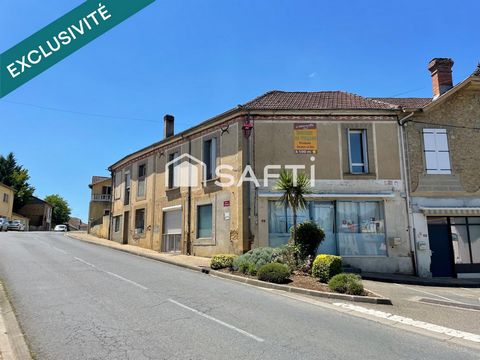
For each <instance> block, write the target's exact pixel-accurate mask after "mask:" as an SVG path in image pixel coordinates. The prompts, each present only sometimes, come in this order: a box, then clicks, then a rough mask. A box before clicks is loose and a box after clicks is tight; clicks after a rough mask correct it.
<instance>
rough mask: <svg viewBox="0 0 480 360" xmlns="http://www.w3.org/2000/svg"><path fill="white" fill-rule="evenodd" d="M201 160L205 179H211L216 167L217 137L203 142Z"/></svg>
mask: <svg viewBox="0 0 480 360" xmlns="http://www.w3.org/2000/svg"><path fill="white" fill-rule="evenodd" d="M203 162H204V163H205V168H206V172H207V173H206V178H207V180H209V179H213V177H214V175H215V169H216V167H217V139H216V138H211V139H209V140H205V142H204V143H203Z"/></svg>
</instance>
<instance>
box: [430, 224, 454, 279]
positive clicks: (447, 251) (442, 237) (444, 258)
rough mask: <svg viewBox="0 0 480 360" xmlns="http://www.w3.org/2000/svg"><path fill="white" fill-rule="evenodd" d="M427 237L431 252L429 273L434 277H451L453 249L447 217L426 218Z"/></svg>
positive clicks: (452, 273) (452, 271) (452, 272)
mask: <svg viewBox="0 0 480 360" xmlns="http://www.w3.org/2000/svg"><path fill="white" fill-rule="evenodd" d="M427 224H428V237H429V242H430V250H431V251H432V257H431V264H430V271H431V272H432V276H434V277H453V276H454V275H455V271H454V265H453V248H452V238H451V233H450V224H449V221H448V218H447V217H428V218H427Z"/></svg>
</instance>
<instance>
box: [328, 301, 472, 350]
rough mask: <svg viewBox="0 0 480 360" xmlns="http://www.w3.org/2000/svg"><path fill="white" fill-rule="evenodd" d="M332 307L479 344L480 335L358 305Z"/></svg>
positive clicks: (341, 304) (342, 304)
mask: <svg viewBox="0 0 480 360" xmlns="http://www.w3.org/2000/svg"><path fill="white" fill-rule="evenodd" d="M333 305H335V306H338V307H340V308H343V309H346V310H351V311H354V312H358V313H361V314H366V315H370V316H374V317H377V318H382V319H386V320H389V321H392V322H398V323H401V324H405V325H409V326H413V327H416V328H420V329H424V330H428V331H432V332H435V333H439V334H444V335H447V336H451V337H455V338H460V339H465V340H469V341H473V342H475V343H480V335H477V334H473V333H469V332H465V331H459V330H455V329H450V328H447V327H444V326H439V325H435V324H431V323H427V322H424V321H418V320H414V319H411V318H407V317H403V316H399V315H393V314H390V313H387V312H383V311H378V310H373V309H368V308H364V307H362V306H358V305H352V304H345V303H334V304H333Z"/></svg>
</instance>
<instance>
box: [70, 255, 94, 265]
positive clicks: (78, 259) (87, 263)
mask: <svg viewBox="0 0 480 360" xmlns="http://www.w3.org/2000/svg"><path fill="white" fill-rule="evenodd" d="M73 258H74V259H75V260H77V261H80V262H81V263H83V264H85V265H88V266H90V267H93V268H94V267H96V266H95V265H93V264H90V263H89V262H88V261H85V260H83V259H80V258H79V257H76V256H74V257H73Z"/></svg>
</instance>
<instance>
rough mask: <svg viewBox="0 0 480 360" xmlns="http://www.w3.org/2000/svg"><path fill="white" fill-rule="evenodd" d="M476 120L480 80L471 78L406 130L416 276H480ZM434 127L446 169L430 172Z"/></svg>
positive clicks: (442, 96)
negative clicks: (439, 134)
mask: <svg viewBox="0 0 480 360" xmlns="http://www.w3.org/2000/svg"><path fill="white" fill-rule="evenodd" d="M479 119H480V78H479V77H478V76H471V77H469V78H467V79H466V80H465V81H463V82H462V83H460V84H458V85H457V86H455V87H453V88H451V89H450V90H449V91H448V92H445V93H443V94H440V95H439V96H438V97H437V99H436V100H434V101H433V102H432V103H431V104H430V105H428V106H426V107H425V108H423V109H419V110H416V111H415V112H414V113H413V115H412V116H411V117H410V118H409V119H408V121H407V123H406V125H405V126H404V132H405V144H406V149H407V164H408V165H407V166H408V171H409V174H410V189H411V209H412V214H411V221H412V228H413V231H414V235H415V243H416V246H415V247H416V257H417V259H416V260H417V267H418V273H419V275H420V276H427V277H429V276H443V277H444V276H458V277H480V225H478V226H477V224H476V223H477V222H478V223H479V224H480V168H479V159H480V147H479V144H480V121H479ZM432 129H433V130H435V132H437V133H438V132H441V139H445V140H444V141H443V140H442V142H443V143H445V144H444V145H442V146H443V147H442V148H441V151H442V152H443V155H442V156H443V159H444V160H442V162H444V163H445V164H446V165H444V166H443V167H444V168H445V169H440V170H435V169H434V170H433V171H432V170H429V166H430V165H429V160H428V158H427V156H429V155H428V154H427V153H432V151H431V150H430V149H429V147H431V146H432V145H431V144H429V142H430V141H431V140H429V139H430V138H432V139H433V137H432V135H428V134H430V133H433V132H434V131H433V130H432ZM425 134H427V135H425ZM428 136H430V138H428ZM430 156H431V155H430ZM446 159H448V160H446Z"/></svg>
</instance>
